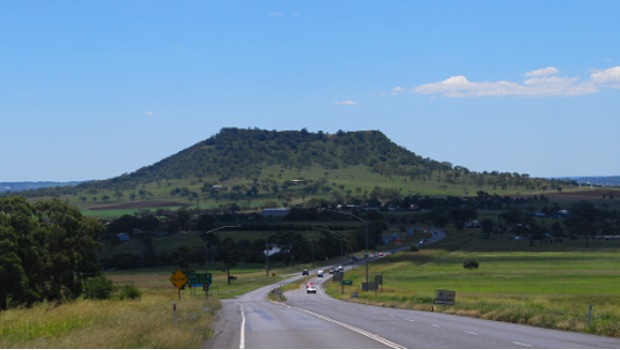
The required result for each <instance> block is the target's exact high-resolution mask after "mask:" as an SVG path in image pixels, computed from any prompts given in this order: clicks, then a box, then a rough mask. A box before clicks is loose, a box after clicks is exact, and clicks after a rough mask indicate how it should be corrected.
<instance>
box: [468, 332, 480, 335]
mask: <svg viewBox="0 0 620 350" xmlns="http://www.w3.org/2000/svg"><path fill="white" fill-rule="evenodd" d="M465 333H467V334H471V335H478V333H476V332H472V331H465Z"/></svg>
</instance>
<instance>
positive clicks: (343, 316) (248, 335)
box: [204, 232, 620, 349]
mask: <svg viewBox="0 0 620 350" xmlns="http://www.w3.org/2000/svg"><path fill="white" fill-rule="evenodd" d="M434 236H435V237H433V238H435V239H440V237H442V233H440V232H437V233H435V234H434ZM357 264H358V265H357V266H358V268H361V267H362V266H363V260H360V261H357ZM345 266H346V265H345ZM328 268H329V267H323V268H321V269H322V270H327V269H328ZM345 269H346V268H345ZM317 270H318V269H317ZM311 273H315V274H316V270H314V271H312V272H311ZM345 275H346V272H345ZM302 277H305V276H301V272H300V274H299V275H295V276H291V277H289V278H288V279H287V280H285V281H282V282H280V283H278V284H275V285H271V286H267V287H263V288H260V289H258V290H255V291H253V292H250V293H247V294H245V295H243V296H241V297H238V298H236V299H231V300H224V301H223V306H222V309H221V310H220V311H219V312H218V315H217V318H216V322H215V335H214V337H213V338H212V339H211V340H210V341H208V342H206V343H205V344H204V347H205V348H219V349H233V348H235V349H237V348H238V349H244V348H248V349H283V348H287V349H337V348H347V349H358V348H359V349H363V348H373V349H378V348H395V349H398V348H424V349H430V348H437V349H465V348H476V349H484V348H492V349H509V348H514V349H528V348H537V349H542V348H550V349H569V348H579V349H583V348H589V349H591V348H612V349H618V348H620V339H617V338H609V337H601V336H595V335H589V334H582V333H574V332H563V331H555V330H549V329H543V328H536V327H528V326H522V325H515V324H510V323H504V322H496V321H487V320H481V319H476V318H468V317H462V316H454V315H446V314H441V313H435V312H430V311H429V312H425V311H412V310H399V309H390V308H382V307H377V306H371V305H362V304H357V303H348V302H342V301H339V300H336V299H333V298H331V297H329V296H328V295H326V294H325V293H324V292H323V288H322V287H321V284H323V283H334V282H333V281H331V278H329V275H328V274H326V275H325V278H317V277H314V279H313V282H314V283H315V284H316V285H317V286H318V287H319V288H318V291H317V293H316V294H308V293H306V290H305V286H304V285H302V284H301V282H300V286H299V289H297V290H293V291H289V292H286V293H285V296H286V299H287V302H286V303H276V302H270V301H267V299H266V295H267V294H268V293H269V291H271V290H273V289H275V288H277V287H278V286H279V285H284V284H287V283H291V282H294V281H298V280H301V279H302ZM362 293H364V292H362ZM371 293H372V292H371Z"/></svg>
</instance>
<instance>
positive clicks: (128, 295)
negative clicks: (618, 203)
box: [118, 283, 142, 300]
mask: <svg viewBox="0 0 620 350" xmlns="http://www.w3.org/2000/svg"><path fill="white" fill-rule="evenodd" d="M141 296H142V292H140V291H139V290H138V288H136V287H135V286H134V285H133V284H131V283H127V284H125V285H124V286H123V287H122V288H121V289H120V290H119V294H118V297H119V298H120V299H121V300H123V299H129V300H134V299H139V298H140V297H141Z"/></svg>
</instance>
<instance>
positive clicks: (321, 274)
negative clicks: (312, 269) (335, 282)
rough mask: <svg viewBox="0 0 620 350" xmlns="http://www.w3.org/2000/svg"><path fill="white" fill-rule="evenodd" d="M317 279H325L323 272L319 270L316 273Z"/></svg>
mask: <svg viewBox="0 0 620 350" xmlns="http://www.w3.org/2000/svg"><path fill="white" fill-rule="evenodd" d="M316 277H318V278H323V270H319V271H318V272H317V273H316Z"/></svg>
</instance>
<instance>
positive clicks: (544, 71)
mask: <svg viewBox="0 0 620 350" xmlns="http://www.w3.org/2000/svg"><path fill="white" fill-rule="evenodd" d="M559 72H560V70H559V69H557V68H555V67H547V68H541V69H536V70H533V71H531V72H527V73H525V76H526V77H540V76H545V75H555V74H558V73H559Z"/></svg>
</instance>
